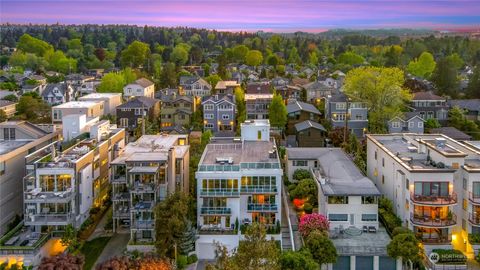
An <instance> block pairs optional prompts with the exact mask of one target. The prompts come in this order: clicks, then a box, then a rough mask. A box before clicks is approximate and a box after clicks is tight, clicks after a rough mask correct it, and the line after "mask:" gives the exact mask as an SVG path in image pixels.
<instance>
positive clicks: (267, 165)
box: [195, 120, 283, 259]
mask: <svg viewBox="0 0 480 270" xmlns="http://www.w3.org/2000/svg"><path fill="white" fill-rule="evenodd" d="M241 131H242V132H241V134H242V137H241V138H212V139H211V141H210V143H209V144H208V145H207V147H206V148H205V151H204V152H203V155H202V157H201V159H200V163H199V166H198V170H197V172H196V173H195V178H196V179H197V204H198V207H197V226H198V228H199V236H198V238H197V241H196V251H197V256H198V257H199V258H200V259H214V258H215V249H216V245H215V242H219V243H220V244H222V245H225V246H226V247H227V248H228V249H229V250H232V249H234V248H236V247H237V246H238V243H239V241H240V239H241V237H242V236H241V232H240V229H239V228H238V227H236V226H237V225H236V224H239V225H242V224H243V225H248V224H250V223H252V222H259V223H263V224H265V225H267V226H276V224H277V223H279V224H281V218H282V217H281V210H282V209H281V187H282V184H281V183H282V175H283V171H282V168H281V166H280V160H279V158H278V154H277V149H276V146H275V142H274V140H273V139H271V138H270V123H269V121H268V120H248V121H246V122H245V123H242V124H241ZM270 236H271V237H274V238H275V239H276V240H279V241H281V234H273V235H269V236H268V237H269V238H270Z"/></svg>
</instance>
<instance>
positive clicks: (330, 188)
mask: <svg viewBox="0 0 480 270" xmlns="http://www.w3.org/2000/svg"><path fill="white" fill-rule="evenodd" d="M286 167H287V172H288V175H289V177H291V176H292V174H293V173H294V171H295V170H297V169H305V170H308V171H310V173H311V175H312V179H314V180H315V183H316V184H317V188H318V191H319V192H318V213H320V214H322V215H324V216H326V217H327V218H328V220H329V222H330V233H329V236H330V238H331V240H332V242H333V244H334V245H335V247H336V249H337V252H338V255H339V257H338V259H337V262H336V263H335V264H333V265H329V266H328V269H374V270H380V269H401V268H400V265H398V262H397V261H395V260H394V259H392V258H390V257H388V255H387V250H386V246H387V245H388V243H389V242H390V237H389V236H388V234H387V232H386V230H385V228H383V227H381V226H380V225H379V218H378V198H379V197H380V196H381V194H380V191H379V190H378V189H377V187H375V185H374V183H373V182H372V181H371V180H370V179H369V178H368V177H366V176H365V175H364V174H363V173H362V172H361V171H360V170H359V169H358V168H357V166H356V165H355V164H354V163H353V161H352V159H351V158H350V157H349V156H348V155H347V154H346V153H345V152H344V151H343V150H342V149H341V148H312V147H292V148H287V152H286Z"/></svg>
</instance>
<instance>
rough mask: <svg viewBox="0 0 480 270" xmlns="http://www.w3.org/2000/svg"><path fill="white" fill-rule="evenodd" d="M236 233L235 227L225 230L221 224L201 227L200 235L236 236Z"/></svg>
mask: <svg viewBox="0 0 480 270" xmlns="http://www.w3.org/2000/svg"><path fill="white" fill-rule="evenodd" d="M237 233H238V232H236V231H235V230H234V229H233V226H232V227H230V228H224V227H222V225H221V224H206V225H202V226H201V227H200V230H199V231H198V234H200V235H225V234H226V235H235V234H237Z"/></svg>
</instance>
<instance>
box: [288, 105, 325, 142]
mask: <svg viewBox="0 0 480 270" xmlns="http://www.w3.org/2000/svg"><path fill="white" fill-rule="evenodd" d="M320 115H321V113H320V111H318V109H317V108H315V106H313V105H312V104H310V103H305V102H301V101H298V100H295V101H293V102H289V103H288V105H287V116H288V122H287V134H288V135H293V134H295V132H296V130H295V125H296V124H298V123H300V122H303V121H305V120H311V121H313V122H318V121H319V120H320Z"/></svg>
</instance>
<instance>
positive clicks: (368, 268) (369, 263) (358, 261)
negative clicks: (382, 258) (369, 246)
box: [355, 256, 383, 270]
mask: <svg viewBox="0 0 480 270" xmlns="http://www.w3.org/2000/svg"><path fill="white" fill-rule="evenodd" d="M355 269H362V270H373V256H357V257H356V258H355ZM380 269H382V268H380ZM382 270H383V269H382Z"/></svg>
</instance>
